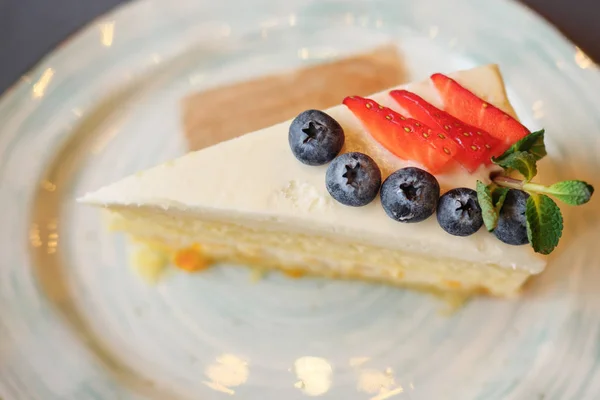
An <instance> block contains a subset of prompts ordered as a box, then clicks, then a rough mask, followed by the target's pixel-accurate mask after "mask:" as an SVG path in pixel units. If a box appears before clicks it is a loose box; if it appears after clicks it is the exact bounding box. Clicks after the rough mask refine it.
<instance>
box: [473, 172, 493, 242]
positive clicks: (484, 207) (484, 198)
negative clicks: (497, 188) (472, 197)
mask: <svg viewBox="0 0 600 400" xmlns="http://www.w3.org/2000/svg"><path fill="white" fill-rule="evenodd" d="M490 186H491V185H490ZM490 186H486V185H485V184H484V183H483V182H481V181H477V186H476V187H475V188H476V190H477V201H478V202H479V207H481V216H482V217H483V223H484V224H485V227H486V228H487V230H488V231H490V232H491V231H493V230H494V229H496V225H497V224H498V212H497V211H496V208H495V207H494V202H493V200H492V192H491V190H490Z"/></svg>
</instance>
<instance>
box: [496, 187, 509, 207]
mask: <svg viewBox="0 0 600 400" xmlns="http://www.w3.org/2000/svg"><path fill="white" fill-rule="evenodd" d="M509 190H510V189H509V188H505V187H500V186H496V188H494V191H493V192H492V200H493V201H494V208H496V212H497V213H498V214H500V210H501V209H502V206H503V205H504V200H506V195H507V194H508V191H509Z"/></svg>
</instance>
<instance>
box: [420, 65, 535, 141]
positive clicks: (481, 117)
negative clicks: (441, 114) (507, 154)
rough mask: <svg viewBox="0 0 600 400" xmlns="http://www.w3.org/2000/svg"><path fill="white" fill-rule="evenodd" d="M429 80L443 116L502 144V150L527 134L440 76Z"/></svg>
mask: <svg viewBox="0 0 600 400" xmlns="http://www.w3.org/2000/svg"><path fill="white" fill-rule="evenodd" d="M431 80H432V81H433V84H434V85H435V87H436V88H437V90H438V92H439V93H440V96H441V97H442V100H443V101H444V109H445V110H446V111H447V112H449V113H450V114H452V115H453V116H455V117H456V118H458V119H460V120H461V121H464V122H466V123H467V124H469V125H473V126H476V127H478V128H480V129H483V130H484V131H487V132H489V133H490V135H492V136H494V137H495V138H497V139H499V140H501V141H503V142H504V144H505V146H504V148H503V149H504V150H506V149H507V148H508V147H509V146H510V145H512V144H514V143H515V142H516V141H518V140H519V139H522V138H524V137H525V136H527V135H528V134H529V130H528V129H527V128H526V127H525V126H523V125H522V124H521V123H520V122H519V121H517V120H516V119H514V118H513V117H511V116H510V115H508V114H507V113H505V112H504V111H502V110H500V109H499V108H497V107H494V106H493V105H491V104H490V103H488V102H486V101H484V100H482V99H480V98H479V97H477V96H476V95H474V94H473V93H471V92H470V91H469V90H467V89H465V88H464V87H462V86H461V85H460V84H459V83H458V82H456V81H455V80H453V79H451V78H448V77H447V76H445V75H442V74H433V75H432V76H431Z"/></svg>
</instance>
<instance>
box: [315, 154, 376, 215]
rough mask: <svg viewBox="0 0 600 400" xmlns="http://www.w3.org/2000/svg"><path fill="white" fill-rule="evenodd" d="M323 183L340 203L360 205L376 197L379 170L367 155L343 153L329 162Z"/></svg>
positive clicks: (353, 205)
mask: <svg viewBox="0 0 600 400" xmlns="http://www.w3.org/2000/svg"><path fill="white" fill-rule="evenodd" d="M325 185H326V186H327V191H328V192H329V194H330V195H331V197H333V198H334V199H336V200H337V201H339V202H340V203H342V204H344V205H347V206H352V207H360V206H364V205H367V204H369V203H370V202H372V201H373V199H375V197H377V193H378V192H379V187H380V186H381V171H379V167H378V166H377V163H375V161H373V159H372V158H371V157H369V156H368V155H366V154H363V153H345V154H342V155H341V156H338V157H336V158H335V159H334V160H333V162H332V163H331V164H329V167H328V168H327V173H326V174H325Z"/></svg>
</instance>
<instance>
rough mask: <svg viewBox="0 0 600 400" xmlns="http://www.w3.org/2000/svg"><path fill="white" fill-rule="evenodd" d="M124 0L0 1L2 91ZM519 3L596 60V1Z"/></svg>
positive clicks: (599, 31)
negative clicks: (86, 25)
mask: <svg viewBox="0 0 600 400" xmlns="http://www.w3.org/2000/svg"><path fill="white" fill-rule="evenodd" d="M127 1H129V0H93V1H91V0H51V1H49V0H0V55H1V59H2V62H0V93H3V92H4V91H5V90H6V89H8V88H9V87H10V86H11V85H12V84H13V83H14V82H15V81H17V79H18V78H19V77H20V76H21V75H22V74H24V73H25V72H27V71H28V70H29V69H30V68H31V67H33V66H34V65H35V63H36V62H38V61H39V60H40V58H42V57H43V56H44V55H45V54H46V53H48V52H50V51H51V50H52V49H53V48H54V47H55V46H56V45H58V44H59V43H60V42H61V41H63V40H64V39H65V38H67V37H68V36H69V35H70V34H72V33H73V32H75V31H77V29H79V28H81V27H82V26H84V25H85V24H86V23H88V22H89V21H91V20H92V19H94V18H96V17H98V16H99V15H101V14H103V13H105V12H106V11H108V10H110V9H112V8H113V7H115V6H117V5H119V4H122V3H126V2H127ZM521 1H522V2H523V3H525V4H527V5H528V6H530V7H531V8H533V9H534V10H536V11H538V12H539V13H540V14H541V15H542V16H544V17H545V18H547V19H548V20H549V21H550V22H552V23H553V24H554V25H556V26H557V27H558V28H559V29H560V30H561V31H562V32H563V33H564V34H565V35H566V36H567V37H569V38H570V39H571V40H572V41H573V42H574V43H576V44H577V45H578V46H579V47H581V48H582V49H583V50H584V51H585V52H586V53H587V54H588V55H590V56H591V57H592V58H593V59H594V60H597V61H598V60H600V27H599V25H598V22H597V18H598V15H600V0H521ZM574 3H576V6H575V4H574Z"/></svg>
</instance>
